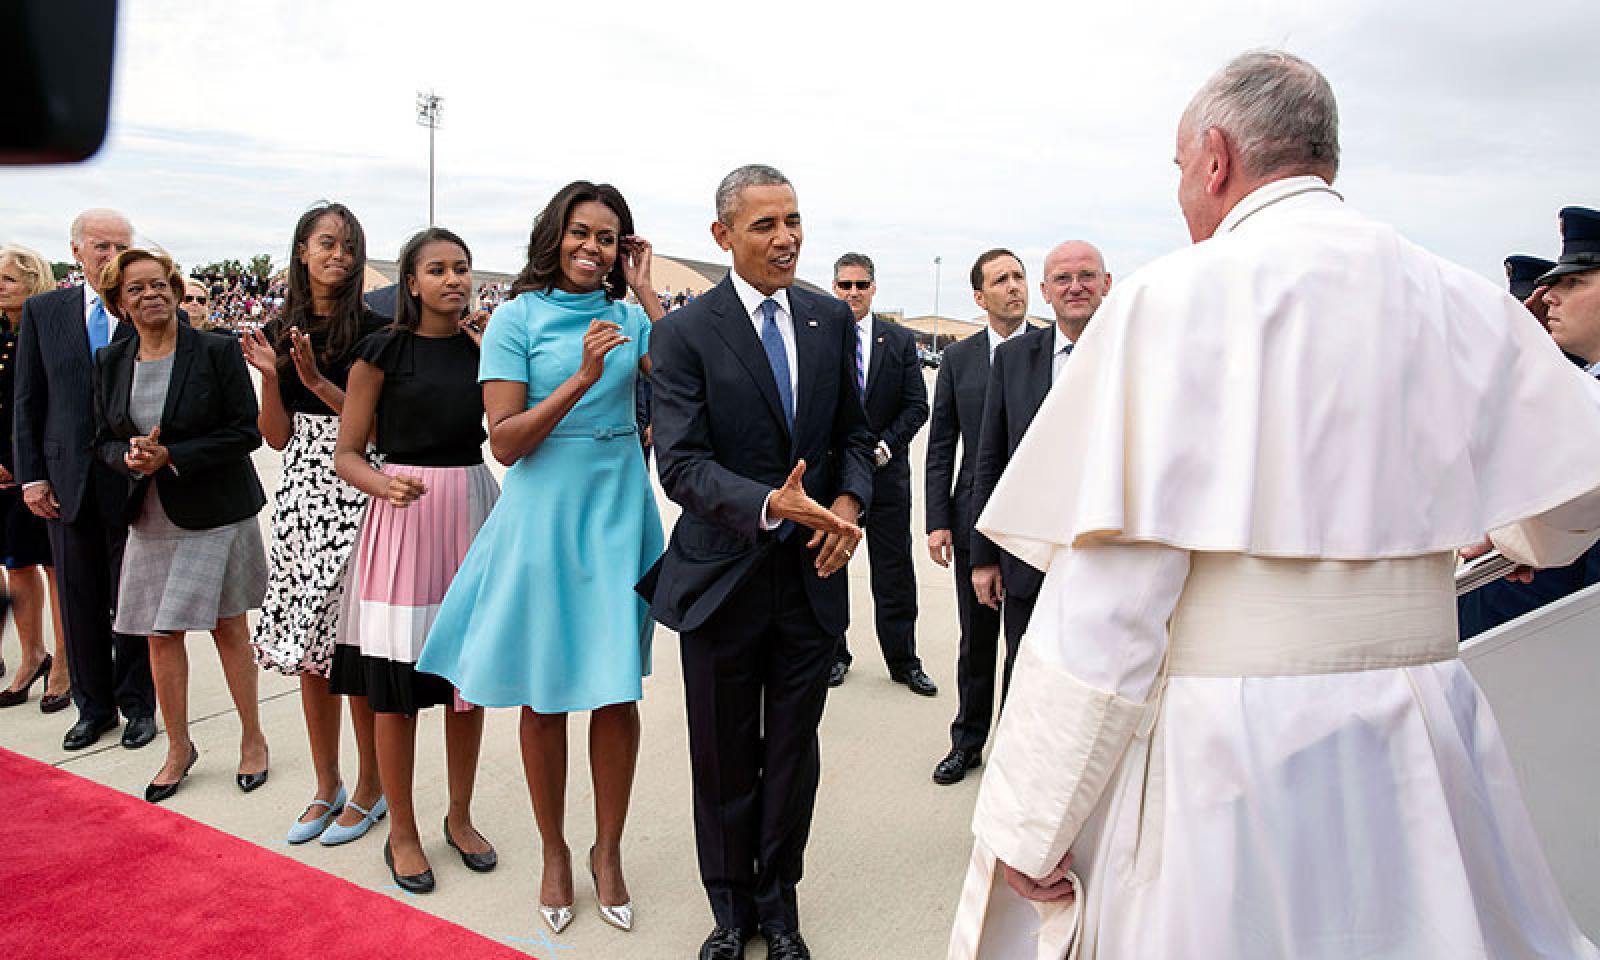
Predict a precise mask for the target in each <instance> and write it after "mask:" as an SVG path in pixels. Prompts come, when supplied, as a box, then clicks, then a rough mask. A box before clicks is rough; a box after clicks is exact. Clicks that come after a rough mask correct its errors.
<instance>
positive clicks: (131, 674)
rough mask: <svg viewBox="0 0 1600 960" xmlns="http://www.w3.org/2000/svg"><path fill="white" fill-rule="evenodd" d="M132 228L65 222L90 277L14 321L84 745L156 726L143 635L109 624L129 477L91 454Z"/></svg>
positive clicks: (22, 426) (129, 738)
mask: <svg viewBox="0 0 1600 960" xmlns="http://www.w3.org/2000/svg"><path fill="white" fill-rule="evenodd" d="M132 240H133V228H132V227H131V226H130V225H129V224H128V220H127V218H125V217H123V216H122V215H121V214H119V213H116V212H115V211H112V210H89V211H86V212H84V213H82V214H79V215H78V218H77V219H76V220H74V221H73V222H72V253H73V256H74V257H76V258H77V261H78V263H79V264H81V265H82V267H83V275H84V280H85V283H84V285H83V286H82V287H71V288H68V289H65V290H55V291H52V292H50V293H42V294H40V295H38V296H36V297H33V298H31V299H29V300H28V302H27V304H26V305H25V306H24V307H23V309H22V325H21V328H20V329H19V331H18V333H17V381H16V391H17V395H16V427H15V436H16V457H17V482H19V483H21V484H22V489H23V494H22V495H23V500H24V502H26V503H27V505H28V509H29V510H32V511H33V512H34V513H35V514H37V515H39V516H41V517H44V518H45V519H46V520H48V521H49V524H48V526H49V531H50V547H51V550H52V552H53V553H54V555H55V561H56V574H57V576H58V577H60V579H61V626H62V630H63V632H64V633H65V634H66V644H67V663H68V666H69V668H70V672H71V676H72V699H73V702H74V703H75V704H76V705H77V707H78V719H77V722H76V723H74V724H73V726H72V729H70V730H68V731H67V735H66V737H65V738H64V739H63V740H62V744H61V745H62V746H63V747H65V748H66V749H68V750H81V749H83V748H84V747H87V746H89V745H91V744H93V743H95V742H96V741H97V740H99V739H100V735H101V734H102V733H105V732H106V731H107V730H110V729H112V728H114V727H115V726H116V725H117V711H118V710H119V709H120V710H121V711H122V715H123V716H124V717H126V718H127V721H128V725H127V727H126V728H125V729H124V730H123V732H122V745H123V746H125V747H129V748H136V747H142V746H144V745H145V744H147V743H149V742H150V741H151V740H153V739H154V738H155V734H156V725H155V689H154V687H153V686H152V685H151V681H150V656H149V650H148V646H147V642H146V640H145V638H144V637H125V636H122V635H120V634H114V633H112V632H111V620H112V615H113V612H114V610H115V608H116V602H117V580H118V578H119V576H120V574H121V570H122V544H123V540H124V539H125V538H126V536H127V532H128V529H127V524H126V523H125V521H124V519H123V505H124V501H125V500H126V498H127V495H128V482H127V480H126V479H125V478H123V477H120V476H118V475H117V474H116V473H114V472H113V471H112V470H111V469H110V468H109V467H107V466H106V465H105V464H103V463H101V462H100V461H99V459H98V458H97V457H96V456H95V451H94V446H93V441H94V406H93V404H94V393H93V384H94V362H93V355H94V351H95V350H98V349H99V348H101V347H103V346H105V345H106V344H108V343H110V342H111V341H112V340H113V339H117V338H121V337H124V336H127V335H128V334H129V333H131V332H132V330H131V327H129V326H128V325H127V324H119V323H118V322H117V321H116V319H115V318H114V317H112V316H111V315H110V313H109V312H108V311H107V310H106V308H105V306H104V304H103V303H102V302H101V298H100V292H99V283H100V277H101V275H102V273H103V272H104V270H105V268H106V265H107V264H109V263H110V262H111V261H112V260H113V259H115V258H116V256H117V254H119V253H121V252H122V251H124V250H126V249H128V247H129V245H130V244H131V243H132Z"/></svg>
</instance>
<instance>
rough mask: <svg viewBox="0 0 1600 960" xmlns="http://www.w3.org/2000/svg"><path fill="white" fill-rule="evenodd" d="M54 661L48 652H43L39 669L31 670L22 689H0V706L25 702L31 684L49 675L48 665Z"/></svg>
mask: <svg viewBox="0 0 1600 960" xmlns="http://www.w3.org/2000/svg"><path fill="white" fill-rule="evenodd" d="M54 662H55V659H54V658H53V657H51V656H50V654H48V653H47V654H45V655H44V660H43V661H41V662H40V664H39V669H37V670H35V671H33V676H31V677H29V678H28V682H27V683H25V684H23V685H22V689H20V690H0V707H14V706H16V705H18V704H20V703H27V702H28V691H30V690H32V689H33V685H34V684H35V683H38V682H39V680H40V679H42V678H44V677H48V676H49V675H50V665H51V664H52V663H54ZM3 676H5V673H4V671H0V677H3Z"/></svg>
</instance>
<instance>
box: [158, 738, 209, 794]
mask: <svg viewBox="0 0 1600 960" xmlns="http://www.w3.org/2000/svg"><path fill="white" fill-rule="evenodd" d="M199 759H200V748H199V747H196V746H195V745H194V744H192V743H191V744H189V762H188V763H186V764H184V766H183V772H182V773H180V774H178V779H176V780H174V781H172V782H171V783H156V782H154V781H151V783H150V785H149V786H148V787H145V788H144V798H145V799H146V800H148V801H150V802H151V803H160V802H161V801H163V800H166V799H167V798H169V797H171V796H172V795H173V794H175V793H177V792H178V786H179V785H180V784H182V783H183V781H184V779H185V778H186V777H188V776H189V771H190V770H193V769H194V764H195V761H196V760H199Z"/></svg>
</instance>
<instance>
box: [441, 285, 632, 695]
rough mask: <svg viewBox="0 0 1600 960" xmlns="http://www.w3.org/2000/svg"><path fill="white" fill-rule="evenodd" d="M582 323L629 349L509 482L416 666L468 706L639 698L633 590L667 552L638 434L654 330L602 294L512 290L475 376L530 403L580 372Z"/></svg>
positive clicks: (609, 359)
mask: <svg viewBox="0 0 1600 960" xmlns="http://www.w3.org/2000/svg"><path fill="white" fill-rule="evenodd" d="M593 319H601V320H610V321H613V322H615V323H617V324H620V325H621V327H622V331H623V333H624V334H626V335H627V336H629V337H631V338H632V340H631V341H630V342H628V343H624V344H622V345H621V346H619V347H616V348H615V349H613V350H612V351H611V352H610V353H609V354H607V355H606V364H605V372H604V373H603V374H602V375H601V377H600V381H599V382H598V383H596V384H595V385H594V386H593V387H592V388H590V390H589V392H588V393H586V394H584V396H583V398H582V399H580V400H579V401H578V403H577V405H576V406H574V407H573V408H572V410H571V411H569V412H568V413H567V415H566V417H564V418H563V419H562V420H561V422H560V423H558V424H557V425H556V427H555V430H554V431H552V433H551V435H550V436H549V437H548V438H546V439H545V441H544V442H543V443H541V444H540V445H539V446H538V447H537V448H536V449H535V450H534V451H533V452H532V453H530V454H528V455H527V456H525V457H523V458H522V459H521V460H518V461H517V462H516V464H514V465H513V466H512V467H511V470H510V471H509V472H508V473H507V474H506V478H505V486H504V489H503V490H502V491H501V494H500V500H499V502H497V503H496V504H495V506H494V510H493V511H492V512H491V513H490V514H489V519H488V520H487V521H485V522H484V524H483V528H482V529H481V530H479V531H478V536H477V538H476V539H475V540H474V541H473V542H472V547H471V549H469V550H468V551H467V556H466V559H465V560H464V561H462V564H461V570H460V572H458V573H457V574H456V576H455V579H454V580H453V581H451V583H450V589H449V591H448V592H447V593H446V594H445V598H444V601H443V603H442V604H441V605H440V608H439V616H438V619H437V620H435V621H434V624H433V628H432V629H431V630H430V631H429V633H428V639H427V642H426V643H425V644H424V645H423V648H422V656H421V658H420V659H419V660H418V661H417V669H418V670H422V671H426V672H428V673H434V674H438V675H439V676H442V677H445V678H446V679H448V680H449V681H450V682H451V683H453V684H455V686H456V689H458V690H460V691H461V696H462V698H463V699H465V700H467V701H468V702H470V703H476V704H480V705H482V706H486V707H510V706H528V707H532V708H533V709H534V710H535V711H537V712H539V713H570V712H573V711H578V710H593V709H595V708H597V707H603V706H606V705H607V704H612V703H625V702H630V701H634V700H638V699H639V698H640V697H642V696H643V695H644V685H643V682H642V681H643V678H644V676H645V675H647V674H648V673H649V672H650V637H651V631H652V628H653V623H652V621H651V620H650V617H649V614H648V609H647V607H646V605H645V603H644V601H643V600H641V599H640V598H639V596H638V595H637V594H635V593H634V592H633V586H634V584H635V583H637V582H638V581H639V578H640V577H642V576H643V575H644V573H645V571H647V570H648V569H650V567H651V565H652V564H654V563H655V562H656V558H658V557H659V556H661V552H662V549H663V546H662V538H661V516H660V514H659V513H658V512H657V511H656V501H655V496H654V494H653V492H652V490H651V487H650V476H649V473H648V471H647V469H646V467H645V462H644V454H643V453H642V451H641V450H640V447H639V436H638V432H637V428H636V427H635V426H634V381H635V379H636V378H637V377H638V373H639V360H640V358H642V357H643V356H645V354H646V353H647V352H648V351H649V349H650V321H649V319H648V318H647V317H646V316H645V314H644V311H643V310H641V309H640V308H639V307H637V306H632V305H629V304H625V303H620V302H614V301H609V300H607V299H606V297H605V294H603V293H592V294H571V293H564V292H562V291H559V290H551V291H549V292H538V293H524V294H521V295H520V296H518V297H517V298H516V299H515V300H512V301H511V302H509V303H506V304H502V305H501V306H500V308H499V309H497V310H496V311H495V312H494V317H493V319H492V320H491V321H490V323H489V328H488V329H487V330H486V331H485V332H484V335H483V351H482V359H481V360H480V362H479V367H478V379H479V380H480V381H486V380H514V381H517V382H519V383H526V384H527V385H528V406H529V407H532V406H533V405H535V404H537V403H538V402H540V401H541V400H543V399H545V398H546V397H548V396H549V395H550V394H551V393H552V392H554V391H555V389H556V388H557V387H559V386H560V385H561V384H562V383H564V382H565V381H566V380H567V378H568V377H570V376H572V374H573V373H575V372H576V371H577V369H578V366H579V363H580V361H581V360H582V357H583V336H584V333H585V332H586V331H587V330H588V329H589V321H590V320H593Z"/></svg>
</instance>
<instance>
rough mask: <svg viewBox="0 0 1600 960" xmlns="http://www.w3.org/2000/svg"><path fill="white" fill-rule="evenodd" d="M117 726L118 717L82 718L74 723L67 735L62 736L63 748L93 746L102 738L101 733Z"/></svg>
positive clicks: (78, 748) (74, 748) (77, 748)
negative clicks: (102, 718) (101, 718)
mask: <svg viewBox="0 0 1600 960" xmlns="http://www.w3.org/2000/svg"><path fill="white" fill-rule="evenodd" d="M116 728H117V718H116V717H108V718H106V719H104V720H83V719H80V720H79V721H78V722H77V723H74V724H73V725H72V729H71V730H68V731H67V735H66V736H64V737H62V738H61V749H63V750H82V749H83V748H84V747H92V746H94V745H95V743H97V742H98V741H99V740H100V734H102V733H105V732H106V731H107V730H115V729H116Z"/></svg>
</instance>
